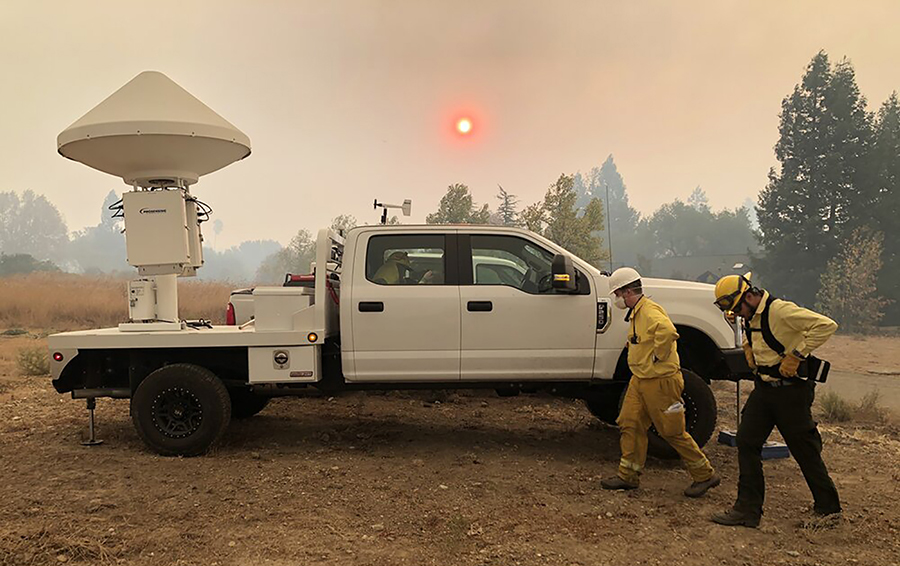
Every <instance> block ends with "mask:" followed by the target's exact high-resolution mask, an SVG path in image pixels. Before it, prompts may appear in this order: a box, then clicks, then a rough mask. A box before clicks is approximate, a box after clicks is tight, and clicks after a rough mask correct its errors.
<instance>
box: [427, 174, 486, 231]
mask: <svg viewBox="0 0 900 566" xmlns="http://www.w3.org/2000/svg"><path fill="white" fill-rule="evenodd" d="M490 218H491V211H490V210H488V205H486V204H485V205H484V206H482V207H481V208H478V207H477V206H476V205H475V202H474V201H473V200H472V194H471V193H469V187H467V186H466V185H463V184H462V183H455V184H453V185H450V186H449V187H447V192H446V194H444V196H443V197H441V202H440V204H439V205H438V209H437V211H436V212H434V213H433V214H429V215H428V216H427V217H425V222H427V223H428V224H487V223H488V221H490Z"/></svg>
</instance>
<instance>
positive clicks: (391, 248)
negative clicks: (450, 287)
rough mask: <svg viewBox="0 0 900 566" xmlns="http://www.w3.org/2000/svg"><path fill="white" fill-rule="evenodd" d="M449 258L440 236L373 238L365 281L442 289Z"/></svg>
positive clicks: (386, 236) (413, 235)
mask: <svg viewBox="0 0 900 566" xmlns="http://www.w3.org/2000/svg"><path fill="white" fill-rule="evenodd" d="M446 255H447V254H446V240H445V237H444V236H443V235H441V234H403V235H396V236H395V235H385V236H372V237H371V238H370V239H369V244H368V247H367V250H366V279H368V280H369V281H371V282H372V283H376V284H378V285H443V284H444V276H445V274H446V272H447V270H446Z"/></svg>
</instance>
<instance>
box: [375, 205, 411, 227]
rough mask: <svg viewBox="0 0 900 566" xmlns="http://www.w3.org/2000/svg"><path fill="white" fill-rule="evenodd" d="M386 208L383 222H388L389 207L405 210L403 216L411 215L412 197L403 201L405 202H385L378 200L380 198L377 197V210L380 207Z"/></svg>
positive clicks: (382, 215)
mask: <svg viewBox="0 0 900 566" xmlns="http://www.w3.org/2000/svg"><path fill="white" fill-rule="evenodd" d="M379 206H380V207H381V208H383V209H384V212H382V213H381V223H382V224H387V221H388V209H389V208H399V209H400V210H402V211H403V216H409V215H410V214H411V213H412V201H411V200H410V199H406V200H404V201H403V204H385V203H383V202H378V199H375V206H373V207H372V208H374V209H375V210H378V207H379Z"/></svg>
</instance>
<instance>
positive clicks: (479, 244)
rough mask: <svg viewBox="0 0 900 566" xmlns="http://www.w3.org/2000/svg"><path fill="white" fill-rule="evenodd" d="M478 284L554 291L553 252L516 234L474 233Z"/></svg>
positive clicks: (475, 267) (476, 280) (545, 291)
mask: <svg viewBox="0 0 900 566" xmlns="http://www.w3.org/2000/svg"><path fill="white" fill-rule="evenodd" d="M471 241H472V273H473V274H474V277H475V284H476V285H505V286H508V287H515V288H516V289H519V290H521V291H524V292H526V293H531V294H535V295H537V294H544V293H552V292H553V290H552V288H551V282H550V278H551V267H552V265H553V254H552V253H550V252H549V251H547V250H545V249H543V248H541V247H539V246H537V245H535V244H533V243H531V242H529V241H528V240H525V239H523V238H518V237H516V236H494V235H478V234H473V235H472V237H471Z"/></svg>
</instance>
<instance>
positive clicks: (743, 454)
mask: <svg viewBox="0 0 900 566" xmlns="http://www.w3.org/2000/svg"><path fill="white" fill-rule="evenodd" d="M715 294H716V297H715V305H716V306H717V307H719V309H720V310H722V311H723V312H725V313H729V312H730V313H733V315H736V316H739V317H741V318H742V319H743V320H744V342H743V348H744V355H745V356H746V357H747V362H748V363H749V364H750V368H751V369H753V370H754V373H755V374H756V379H755V387H754V388H753V392H752V393H751V394H750V397H749V398H748V399H747V403H746V404H745V405H744V410H743V412H742V413H741V414H742V418H741V424H740V426H739V428H738V433H737V446H738V464H739V467H740V478H739V480H738V496H737V501H736V502H735V503H734V506H733V508H732V509H730V510H729V511H727V512H725V513H719V514H716V515H713V516H712V520H713V521H714V522H716V523H719V524H721V525H728V526H736V525H742V526H746V527H756V526H758V525H759V521H760V517H761V516H762V512H763V498H764V495H765V483H764V479H763V468H762V447H763V444H764V443H765V442H766V439H767V438H768V437H769V434H770V433H771V432H772V429H773V428H774V427H776V426H777V427H778V431H779V432H780V433H781V436H782V437H784V441H785V443H786V444H787V446H788V448H789V449H790V451H791V455H792V456H793V457H794V459H796V460H797V463H798V464H799V465H800V470H801V471H802V472H803V477H804V478H806V483H807V485H808V486H809V490H810V491H811V492H812V495H813V499H814V500H815V504H814V506H813V511H814V512H815V513H816V514H817V515H820V516H827V515H832V514H835V513H840V511H841V503H840V499H839V498H838V492H837V489H835V487H834V482H832V481H831V477H830V476H829V475H828V470H827V468H826V467H825V463H824V462H823V461H822V438H821V436H819V431H818V429H817V428H816V423H815V421H814V420H813V418H812V414H811V407H812V402H813V397H814V394H815V393H814V388H815V381H813V380H811V379H810V380H806V379H800V378H799V377H798V375H797V374H798V368H799V367H800V364H801V361H802V360H803V358H805V357H807V356H808V355H809V354H810V352H812V351H813V350H815V349H816V348H818V347H819V346H821V345H822V344H823V343H825V341H826V340H828V338H829V337H830V336H831V335H832V334H834V332H835V330H837V324H836V323H835V322H834V321H833V320H831V319H830V318H828V317H826V316H823V315H821V314H818V313H815V312H813V311H811V310H808V309H804V308H801V307H799V306H797V305H795V304H794V303H792V302H790V301H784V300H780V299H776V298H775V297H772V296H771V295H769V293H768V292H767V291H765V290H762V289H757V288H756V287H754V286H753V285H752V284H751V283H750V274H747V275H745V276H740V275H728V276H725V277H722V278H721V279H719V281H718V283H716V289H715Z"/></svg>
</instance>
